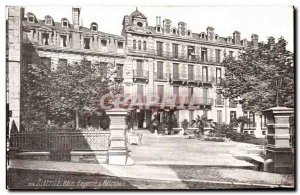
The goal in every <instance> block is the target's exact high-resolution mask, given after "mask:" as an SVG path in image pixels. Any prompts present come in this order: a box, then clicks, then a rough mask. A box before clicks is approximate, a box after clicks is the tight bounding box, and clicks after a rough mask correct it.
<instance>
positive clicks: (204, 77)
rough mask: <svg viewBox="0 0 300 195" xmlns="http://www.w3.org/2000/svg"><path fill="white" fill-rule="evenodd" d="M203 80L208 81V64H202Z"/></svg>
mask: <svg viewBox="0 0 300 195" xmlns="http://www.w3.org/2000/svg"><path fill="white" fill-rule="evenodd" d="M202 81H203V82H208V68H207V66H202Z"/></svg>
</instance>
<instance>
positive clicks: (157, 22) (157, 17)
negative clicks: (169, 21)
mask: <svg viewBox="0 0 300 195" xmlns="http://www.w3.org/2000/svg"><path fill="white" fill-rule="evenodd" d="M157 25H158V16H156V26H157Z"/></svg>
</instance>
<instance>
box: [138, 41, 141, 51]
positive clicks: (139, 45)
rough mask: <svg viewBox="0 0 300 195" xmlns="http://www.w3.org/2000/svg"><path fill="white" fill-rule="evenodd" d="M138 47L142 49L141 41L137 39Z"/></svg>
mask: <svg viewBox="0 0 300 195" xmlns="http://www.w3.org/2000/svg"><path fill="white" fill-rule="evenodd" d="M138 48H139V50H142V41H139V43H138Z"/></svg>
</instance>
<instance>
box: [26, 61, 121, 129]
mask: <svg viewBox="0 0 300 195" xmlns="http://www.w3.org/2000/svg"><path fill="white" fill-rule="evenodd" d="M115 74H116V67H115V65H114V64H113V63H103V62H99V61H98V62H94V63H91V62H90V61H88V60H87V59H86V58H83V59H82V60H81V61H79V62H74V63H70V64H59V65H58V66H57V68H56V70H53V71H51V70H50V69H49V68H48V67H45V66H43V64H39V65H32V66H30V67H29V68H28V73H27V76H25V79H24V81H25V85H24V93H25V94H26V95H24V98H23V99H24V109H23V113H22V116H24V120H22V121H23V124H24V125H26V126H27V128H30V124H34V123H38V124H46V123H47V121H48V120H51V121H53V122H54V123H55V124H62V123H67V122H71V123H73V122H74V121H75V119H76V113H77V114H81V115H97V116H99V117H101V116H102V115H104V111H103V109H102V108H101V107H100V104H99V103H100V98H101V97H102V96H103V95H105V94H108V93H112V94H117V93H118V92H119V91H120V86H119V84H117V83H115V82H114V76H115Z"/></svg>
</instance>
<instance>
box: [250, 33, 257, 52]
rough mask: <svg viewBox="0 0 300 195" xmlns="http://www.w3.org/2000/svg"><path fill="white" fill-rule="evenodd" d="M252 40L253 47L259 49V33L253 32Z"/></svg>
mask: <svg viewBox="0 0 300 195" xmlns="http://www.w3.org/2000/svg"><path fill="white" fill-rule="evenodd" d="M251 42H252V45H253V48H254V49H258V35H257V34H252V36H251Z"/></svg>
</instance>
